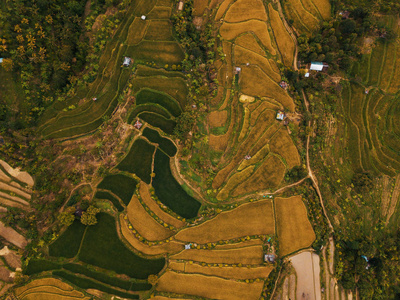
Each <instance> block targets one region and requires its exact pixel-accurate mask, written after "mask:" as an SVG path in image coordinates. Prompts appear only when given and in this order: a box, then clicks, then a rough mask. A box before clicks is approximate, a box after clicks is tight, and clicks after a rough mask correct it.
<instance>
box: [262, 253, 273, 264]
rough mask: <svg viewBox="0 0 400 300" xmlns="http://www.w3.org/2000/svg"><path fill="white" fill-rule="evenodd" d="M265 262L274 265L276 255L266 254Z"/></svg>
mask: <svg viewBox="0 0 400 300" xmlns="http://www.w3.org/2000/svg"><path fill="white" fill-rule="evenodd" d="M264 261H265V262H270V263H274V262H275V255H274V254H264Z"/></svg>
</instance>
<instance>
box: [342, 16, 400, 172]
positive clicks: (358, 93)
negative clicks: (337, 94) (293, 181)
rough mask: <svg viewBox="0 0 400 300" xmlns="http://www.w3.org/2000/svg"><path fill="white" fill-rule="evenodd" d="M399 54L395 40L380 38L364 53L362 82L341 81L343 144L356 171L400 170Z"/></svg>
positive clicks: (395, 28) (399, 49)
mask: <svg viewBox="0 0 400 300" xmlns="http://www.w3.org/2000/svg"><path fill="white" fill-rule="evenodd" d="M394 24H396V25H394V26H395V27H394V30H395V31H396V30H397V22H394ZM399 57H400V48H399V47H398V45H397V44H395V43H393V42H380V43H378V45H377V46H376V47H375V48H374V49H373V50H372V51H371V53H370V54H368V55H365V59H364V61H365V63H364V64H363V65H362V70H360V72H361V73H364V74H366V75H365V76H364V77H363V82H362V83H357V82H349V83H346V84H344V89H343V92H342V100H341V106H342V109H343V111H344V113H345V122H346V132H345V134H346V145H345V146H347V147H348V151H347V155H348V156H349V157H350V161H351V164H352V169H353V170H355V171H362V170H365V171H372V172H373V173H375V174H381V173H383V174H386V175H389V176H394V175H396V174H397V173H398V171H399V170H400V129H399V126H398V124H399V116H400V98H399V95H398V93H397V92H398V90H399V89H400V83H399V82H400V81H399V80H398V76H397V73H398V72H399V71H398V70H399V69H400V68H399V66H400V65H399V62H400V60H399ZM367 89H368V90H369V93H368V94H367V93H366V90H367Z"/></svg>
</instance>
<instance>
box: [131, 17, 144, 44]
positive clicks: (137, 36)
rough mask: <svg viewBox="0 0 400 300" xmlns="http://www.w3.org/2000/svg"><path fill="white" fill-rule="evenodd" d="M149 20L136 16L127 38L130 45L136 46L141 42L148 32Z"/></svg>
mask: <svg viewBox="0 0 400 300" xmlns="http://www.w3.org/2000/svg"><path fill="white" fill-rule="evenodd" d="M147 24H148V21H146V20H142V19H140V18H139V17H136V18H135V19H134V20H133V22H132V24H131V25H130V26H129V30H128V37H127V39H126V44H127V45H129V46H134V45H137V44H139V43H140V42H141V41H142V40H143V37H144V35H145V34H146V29H147Z"/></svg>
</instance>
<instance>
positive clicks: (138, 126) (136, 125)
mask: <svg viewBox="0 0 400 300" xmlns="http://www.w3.org/2000/svg"><path fill="white" fill-rule="evenodd" d="M142 126H143V124H142V123H140V121H139V120H136V122H135V125H133V127H135V128H136V129H137V130H140V128H141V127H142Z"/></svg>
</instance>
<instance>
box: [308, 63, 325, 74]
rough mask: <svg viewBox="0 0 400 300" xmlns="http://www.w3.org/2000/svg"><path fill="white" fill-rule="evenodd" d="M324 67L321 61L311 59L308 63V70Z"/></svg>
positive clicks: (319, 69)
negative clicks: (309, 63)
mask: <svg viewBox="0 0 400 300" xmlns="http://www.w3.org/2000/svg"><path fill="white" fill-rule="evenodd" d="M323 68H324V64H323V63H322V62H319V61H312V62H311V65H310V70H311V71H317V72H319V71H322V69H323Z"/></svg>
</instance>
